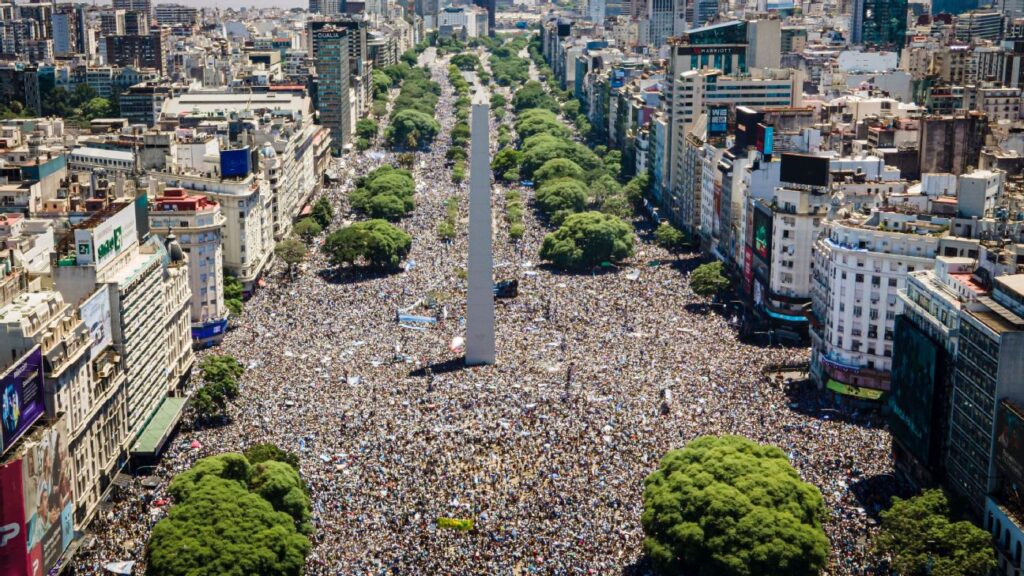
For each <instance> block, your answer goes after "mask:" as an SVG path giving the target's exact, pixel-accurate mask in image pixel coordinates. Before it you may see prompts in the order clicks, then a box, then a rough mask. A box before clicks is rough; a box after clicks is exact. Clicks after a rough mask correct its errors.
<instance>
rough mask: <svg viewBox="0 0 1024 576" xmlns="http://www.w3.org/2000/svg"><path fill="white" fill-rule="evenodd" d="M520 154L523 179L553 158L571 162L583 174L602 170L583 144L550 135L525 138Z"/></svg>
mask: <svg viewBox="0 0 1024 576" xmlns="http://www.w3.org/2000/svg"><path fill="white" fill-rule="evenodd" d="M521 152H522V161H521V162H520V166H519V173H520V174H522V175H523V177H524V178H531V177H532V176H533V174H534V172H535V171H536V170H537V169H538V168H540V167H541V166H543V165H544V163H545V162H547V161H548V160H552V159H554V158H566V159H568V160H572V161H573V162H575V163H576V164H578V165H579V167H580V168H582V169H583V172H584V173H588V172H592V171H596V170H602V169H603V168H604V163H603V162H601V159H600V158H598V157H597V155H596V154H594V153H593V152H592V151H591V150H590V149H589V148H587V147H586V146H584V145H583V144H580V143H579V142H573V141H571V140H568V139H564V138H556V137H554V136H551V135H550V134H537V135H535V136H531V137H529V138H527V139H526V140H524V141H523V145H522V148H521Z"/></svg>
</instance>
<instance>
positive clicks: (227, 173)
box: [220, 147, 252, 178]
mask: <svg viewBox="0 0 1024 576" xmlns="http://www.w3.org/2000/svg"><path fill="white" fill-rule="evenodd" d="M250 158H251V157H250V155H249V148H248V147H245V148H238V149H236V150H221V151H220V174H221V176H223V177H225V178H244V177H245V176H248V175H249V172H251V171H252V165H251V163H250Z"/></svg>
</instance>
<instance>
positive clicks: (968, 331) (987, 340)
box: [946, 274, 1024, 511]
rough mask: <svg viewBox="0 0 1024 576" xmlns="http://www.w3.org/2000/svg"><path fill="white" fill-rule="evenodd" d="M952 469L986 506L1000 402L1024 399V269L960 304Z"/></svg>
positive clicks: (974, 500) (957, 483) (956, 483)
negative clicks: (972, 301)
mask: <svg viewBox="0 0 1024 576" xmlns="http://www.w3.org/2000/svg"><path fill="white" fill-rule="evenodd" d="M959 329H960V334H959V343H958V347H957V358H956V371H955V375H954V377H953V398H952V414H951V418H950V429H949V453H948V456H947V458H946V470H947V474H948V478H949V483H950V485H951V486H953V488H954V489H955V490H956V491H957V492H959V493H960V494H961V495H963V496H964V497H965V498H967V500H968V501H969V502H970V503H971V504H972V505H973V506H974V508H975V510H977V511H980V510H981V509H982V508H984V506H985V496H986V495H987V494H989V493H990V492H992V491H993V490H994V489H995V488H996V484H997V481H998V477H997V474H996V463H995V460H994V458H993V452H994V448H995V442H996V429H997V428H996V418H997V411H998V408H999V402H1000V401H1002V400H1010V401H1011V402H1013V403H1015V404H1017V405H1021V404H1024V387H1022V386H1021V374H1022V373H1024V275H1022V274H1017V275H1013V276H1000V277H996V278H995V279H994V286H993V290H992V293H991V295H989V296H980V297H978V299H977V303H976V304H975V305H972V306H965V307H964V308H961V309H960V328H959Z"/></svg>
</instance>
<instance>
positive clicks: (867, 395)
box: [825, 378, 885, 400]
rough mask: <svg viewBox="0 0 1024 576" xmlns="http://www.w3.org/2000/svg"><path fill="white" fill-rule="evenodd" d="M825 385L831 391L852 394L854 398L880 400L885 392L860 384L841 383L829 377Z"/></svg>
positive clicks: (845, 394) (846, 394)
mask: <svg viewBox="0 0 1024 576" xmlns="http://www.w3.org/2000/svg"><path fill="white" fill-rule="evenodd" d="M825 387H826V388H828V389H829V390H831V391H833V392H837V393H839V394H843V395H844V396H853V397H854V398H861V399H863V400H880V399H881V398H882V395H883V394H885V392H884V391H882V390H875V389H874V388H861V387H860V386H852V385H850V384H843V383H842V382H839V381H837V380H832V379H831V378H830V379H829V381H828V383H827V384H825Z"/></svg>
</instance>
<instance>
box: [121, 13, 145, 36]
mask: <svg viewBox="0 0 1024 576" xmlns="http://www.w3.org/2000/svg"><path fill="white" fill-rule="evenodd" d="M124 33H125V34H127V35H129V36H145V35H146V34H149V14H148V13H146V12H139V11H138V10H129V11H127V12H125V13H124Z"/></svg>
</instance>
